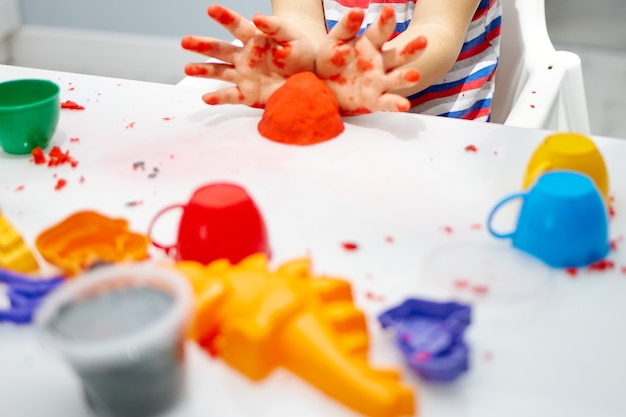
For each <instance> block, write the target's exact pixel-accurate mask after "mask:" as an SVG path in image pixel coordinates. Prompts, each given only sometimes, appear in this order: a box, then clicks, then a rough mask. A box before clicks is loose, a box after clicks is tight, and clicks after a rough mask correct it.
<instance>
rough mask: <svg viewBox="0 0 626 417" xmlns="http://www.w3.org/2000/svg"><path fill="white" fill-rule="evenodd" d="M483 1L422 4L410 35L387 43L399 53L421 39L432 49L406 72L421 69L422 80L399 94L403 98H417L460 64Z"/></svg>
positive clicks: (426, 1) (431, 0) (445, 0)
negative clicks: (418, 37) (472, 22)
mask: <svg viewBox="0 0 626 417" xmlns="http://www.w3.org/2000/svg"><path fill="white" fill-rule="evenodd" d="M479 3H480V0H418V1H417V3H416V5H415V10H414V12H413V17H412V19H411V23H410V24H409V27H408V28H407V30H406V31H404V32H403V33H401V34H400V35H398V36H397V37H396V38H395V39H393V40H391V41H389V42H387V43H386V44H385V45H384V47H383V49H384V50H390V49H393V48H395V49H398V50H401V49H402V48H404V47H406V45H407V44H408V43H409V42H411V41H412V40H413V39H415V38H416V37H417V36H425V37H426V38H427V39H428V48H426V50H425V51H424V53H423V54H421V55H419V56H418V57H417V59H415V60H414V61H411V62H410V63H409V64H407V65H405V68H417V69H419V71H420V73H421V74H422V77H421V78H420V80H419V82H418V83H417V84H415V85H413V86H411V87H410V88H405V89H402V90H396V91H394V93H397V94H401V95H403V96H409V95H411V94H415V93H417V92H419V91H421V90H423V89H425V88H428V87H429V86H430V85H432V84H434V83H435V82H436V81H438V80H439V79H441V78H442V77H443V76H445V75H446V74H447V73H448V71H450V69H451V68H452V66H453V65H454V63H455V62H456V60H457V58H458V55H459V52H460V51H461V47H462V46H463V42H464V41H465V37H466V35H467V30H468V27H469V24H470V23H471V21H472V18H473V16H474V13H475V12H476V9H477V8H478V5H479Z"/></svg>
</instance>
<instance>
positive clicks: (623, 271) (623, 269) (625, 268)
mask: <svg viewBox="0 0 626 417" xmlns="http://www.w3.org/2000/svg"><path fill="white" fill-rule="evenodd" d="M620 271H621V272H622V274H626V265H622V266H621V268H620Z"/></svg>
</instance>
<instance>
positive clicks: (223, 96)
mask: <svg viewBox="0 0 626 417" xmlns="http://www.w3.org/2000/svg"><path fill="white" fill-rule="evenodd" d="M245 100H246V97H245V96H244V95H243V94H242V93H241V91H240V90H239V88H238V87H237V86H231V87H224V88H221V89H219V90H217V91H212V92H210V93H206V94H205V95H203V96H202V101H204V102H205V103H206V104H210V105H212V106H213V105H216V104H245Z"/></svg>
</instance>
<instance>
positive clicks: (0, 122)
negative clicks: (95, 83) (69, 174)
mask: <svg viewBox="0 0 626 417" xmlns="http://www.w3.org/2000/svg"><path fill="white" fill-rule="evenodd" d="M59 91H60V90H59V86H58V85H57V84H55V83H53V82H52V81H48V80H36V79H33V80H29V79H24V80H12V81H6V82H3V83H0V147H2V149H4V151H5V152H7V153H11V154H28V153H30V152H32V150H33V149H34V148H35V147H37V146H39V147H41V148H45V147H46V146H48V143H50V139H52V135H53V134H54V131H55V130H56V127H57V123H58V121H59V115H60V111H61V106H60V103H59Z"/></svg>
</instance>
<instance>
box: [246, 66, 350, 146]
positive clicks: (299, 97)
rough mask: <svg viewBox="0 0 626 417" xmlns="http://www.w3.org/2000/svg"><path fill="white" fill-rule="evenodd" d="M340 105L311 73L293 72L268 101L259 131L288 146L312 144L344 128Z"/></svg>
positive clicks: (332, 135) (331, 137) (326, 87)
mask: <svg viewBox="0 0 626 417" xmlns="http://www.w3.org/2000/svg"><path fill="white" fill-rule="evenodd" d="M344 128H345V127H344V124H343V120H342V119H341V115H340V114H339V104H338V103H337V99H336V98H335V96H334V95H333V92H332V91H331V90H330V88H328V86H327V85H326V84H325V83H324V81H322V80H320V79H319V78H318V77H317V76H316V75H315V74H313V73H312V72H301V73H299V74H296V75H292V76H291V77H289V78H288V79H287V81H286V82H285V84H283V85H282V86H281V87H280V88H279V89H278V90H276V91H275V92H274V94H272V95H271V96H270V98H269V99H268V100H267V103H266V105H265V111H264V112H263V117H262V118H261V121H260V122H259V125H258V129H259V133H260V134H261V135H263V136H264V137H266V138H267V139H270V140H273V141H275V142H281V143H285V144H290V145H313V144H315V143H320V142H324V141H327V140H330V139H333V138H335V137H337V136H338V135H339V134H340V133H341V132H343V131H344Z"/></svg>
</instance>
